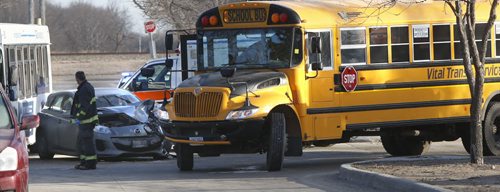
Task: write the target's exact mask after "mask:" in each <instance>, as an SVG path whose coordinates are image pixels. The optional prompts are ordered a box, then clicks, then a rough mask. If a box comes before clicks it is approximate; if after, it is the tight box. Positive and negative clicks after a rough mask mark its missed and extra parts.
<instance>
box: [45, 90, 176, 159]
mask: <svg viewBox="0 0 500 192" xmlns="http://www.w3.org/2000/svg"><path fill="white" fill-rule="evenodd" d="M75 91H76V90H71V91H60V92H56V93H52V94H51V95H49V97H48V99H47V103H46V105H45V107H44V109H43V110H42V111H41V112H40V113H39V116H40V127H39V129H38V131H37V135H36V136H37V143H36V148H37V152H38V154H39V156H40V158H41V159H52V158H53V157H54V154H63V155H70V156H77V155H78V151H77V144H76V143H77V134H78V126H77V125H74V124H71V123H70V119H71V118H73V117H72V116H71V115H70V111H71V104H72V103H73V96H74V94H75ZM95 94H96V98H97V100H96V101H97V110H98V116H99V124H98V125H96V127H95V128H94V136H95V146H96V151H97V156H98V157H99V158H107V157H132V156H151V157H153V158H154V159H165V158H167V157H168V155H169V154H168V153H169V151H170V149H171V144H170V143H169V141H167V140H165V139H163V138H162V137H160V136H159V135H158V134H154V133H152V132H151V131H148V130H151V128H150V127H148V122H144V120H143V119H144V117H143V116H144V115H147V114H142V113H145V112H141V110H137V109H136V107H137V105H139V104H140V100H139V99H138V98H137V97H136V96H135V95H133V94H132V93H130V92H128V91H126V90H122V89H117V88H96V89H95Z"/></svg>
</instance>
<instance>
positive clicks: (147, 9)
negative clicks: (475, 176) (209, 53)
mask: <svg viewBox="0 0 500 192" xmlns="http://www.w3.org/2000/svg"><path fill="white" fill-rule="evenodd" d="M132 1H133V2H134V3H135V5H136V6H137V7H138V8H139V9H141V10H142V11H143V12H144V14H145V15H146V16H148V17H150V18H152V19H156V20H158V21H160V22H161V23H163V24H164V25H171V26H172V28H174V29H190V28H194V24H195V23H196V18H197V17H198V16H199V15H200V14H201V13H203V11H205V10H208V9H209V8H212V7H216V6H219V5H222V4H226V3H231V2H239V1H244V0H132Z"/></svg>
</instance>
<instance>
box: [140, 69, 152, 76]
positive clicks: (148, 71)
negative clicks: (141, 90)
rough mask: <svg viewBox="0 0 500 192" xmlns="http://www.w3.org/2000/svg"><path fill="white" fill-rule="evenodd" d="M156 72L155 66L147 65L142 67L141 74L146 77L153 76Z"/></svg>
mask: <svg viewBox="0 0 500 192" xmlns="http://www.w3.org/2000/svg"><path fill="white" fill-rule="evenodd" d="M154 74H155V68H152V67H146V68H142V69H141V75H142V76H144V77H152V76H153V75H154Z"/></svg>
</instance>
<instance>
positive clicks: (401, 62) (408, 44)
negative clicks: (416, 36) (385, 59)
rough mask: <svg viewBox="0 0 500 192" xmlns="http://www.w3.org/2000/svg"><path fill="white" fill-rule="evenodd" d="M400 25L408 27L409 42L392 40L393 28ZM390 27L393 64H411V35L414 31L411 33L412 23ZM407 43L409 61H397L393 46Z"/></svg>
mask: <svg viewBox="0 0 500 192" xmlns="http://www.w3.org/2000/svg"><path fill="white" fill-rule="evenodd" d="M398 27H406V28H407V31H408V32H407V33H406V35H407V37H408V42H407V43H394V42H392V31H393V28H398ZM389 28H390V29H391V30H390V33H389V38H390V42H391V46H390V51H389V52H390V53H391V64H410V63H411V55H410V48H411V47H410V46H411V43H410V42H411V41H410V39H411V35H412V33H410V30H411V27H410V25H391V26H389ZM404 45H406V46H407V47H408V61H396V62H394V58H393V57H394V52H393V46H404Z"/></svg>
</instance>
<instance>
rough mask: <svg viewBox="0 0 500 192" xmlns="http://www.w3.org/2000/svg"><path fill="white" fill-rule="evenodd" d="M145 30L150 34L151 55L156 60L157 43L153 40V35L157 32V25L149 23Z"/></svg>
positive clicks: (145, 25)
mask: <svg viewBox="0 0 500 192" xmlns="http://www.w3.org/2000/svg"><path fill="white" fill-rule="evenodd" d="M144 29H145V30H146V33H149V39H150V43H149V46H150V48H149V53H151V58H153V59H155V58H156V43H155V40H154V38H153V33H154V32H155V31H156V24H155V22H154V21H147V22H145V23H144Z"/></svg>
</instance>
